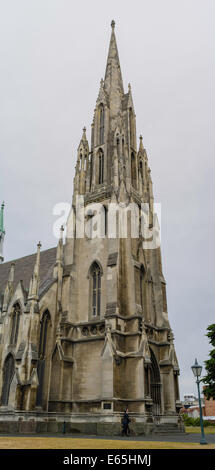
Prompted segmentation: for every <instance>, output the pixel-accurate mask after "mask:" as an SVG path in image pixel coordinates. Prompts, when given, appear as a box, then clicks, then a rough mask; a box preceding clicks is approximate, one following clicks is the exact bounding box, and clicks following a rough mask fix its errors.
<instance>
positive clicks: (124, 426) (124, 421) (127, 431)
mask: <svg viewBox="0 0 215 470" xmlns="http://www.w3.org/2000/svg"><path fill="white" fill-rule="evenodd" d="M129 423H130V419H129V416H128V408H126V409H125V412H124V416H123V419H122V436H129V434H130V429H129V426H128V424H129Z"/></svg>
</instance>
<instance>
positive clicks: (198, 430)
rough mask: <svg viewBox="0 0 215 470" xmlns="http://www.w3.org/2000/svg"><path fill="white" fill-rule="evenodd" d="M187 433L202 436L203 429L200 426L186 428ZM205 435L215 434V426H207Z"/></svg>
mask: <svg viewBox="0 0 215 470" xmlns="http://www.w3.org/2000/svg"><path fill="white" fill-rule="evenodd" d="M185 431H186V432H193V433H195V434H198V433H199V434H201V428H200V426H186V427H185ZM204 433H205V434H215V426H206V427H205V428H204Z"/></svg>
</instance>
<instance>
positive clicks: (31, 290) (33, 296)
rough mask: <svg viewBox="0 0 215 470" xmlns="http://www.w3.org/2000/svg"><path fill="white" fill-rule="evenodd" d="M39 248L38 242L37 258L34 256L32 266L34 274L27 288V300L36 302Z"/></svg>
mask: <svg viewBox="0 0 215 470" xmlns="http://www.w3.org/2000/svg"><path fill="white" fill-rule="evenodd" d="M40 248H41V243H40V242H39V243H38V245H37V256H36V262H35V265H34V272H33V275H32V278H31V281H30V287H29V294H28V300H32V299H34V300H38V292H39V282H40V278H39V270H40Z"/></svg>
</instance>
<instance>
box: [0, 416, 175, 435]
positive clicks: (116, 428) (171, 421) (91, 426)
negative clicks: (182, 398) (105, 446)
mask: <svg viewBox="0 0 215 470" xmlns="http://www.w3.org/2000/svg"><path fill="white" fill-rule="evenodd" d="M129 417H130V419H131V422H130V424H129V428H130V435H133V436H137V435H149V434H154V433H156V434H159V433H162V434H164V433H166V434H167V433H171V434H172V433H179V432H180V433H181V432H184V425H183V422H182V421H181V420H180V419H179V416H178V414H171V415H163V416H162V415H161V416H159V419H158V418H157V417H156V418H153V417H149V416H144V415H141V414H135V413H129ZM121 420H122V413H110V414H108V415H106V414H99V415H98V414H93V413H88V414H76V413H74V414H64V413H50V412H42V411H40V412H38V411H35V412H26V411H12V410H11V411H7V412H6V411H5V412H3V411H0V434H47V433H48V434H85V435H98V436H119V435H121V432H122V425H121Z"/></svg>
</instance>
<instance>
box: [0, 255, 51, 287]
mask: <svg viewBox="0 0 215 470" xmlns="http://www.w3.org/2000/svg"><path fill="white" fill-rule="evenodd" d="M56 250H57V248H56V247H54V248H49V249H48V250H44V251H41V253H40V284H42V283H44V282H45V281H46V280H47V279H50V277H52V276H53V272H52V268H53V267H54V264H55V261H56ZM36 256H37V254H36V253H34V254H32V255H28V256H24V257H23V258H18V259H15V260H11V261H9V262H7V263H2V264H0V293H1V294H2V293H3V291H4V289H5V287H6V284H7V281H8V276H9V271H10V266H11V263H15V273H14V289H16V286H17V284H18V282H19V281H20V280H22V281H23V287H24V289H26V290H28V288H29V283H30V279H31V276H32V274H33V270H34V265H35V261H36Z"/></svg>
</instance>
